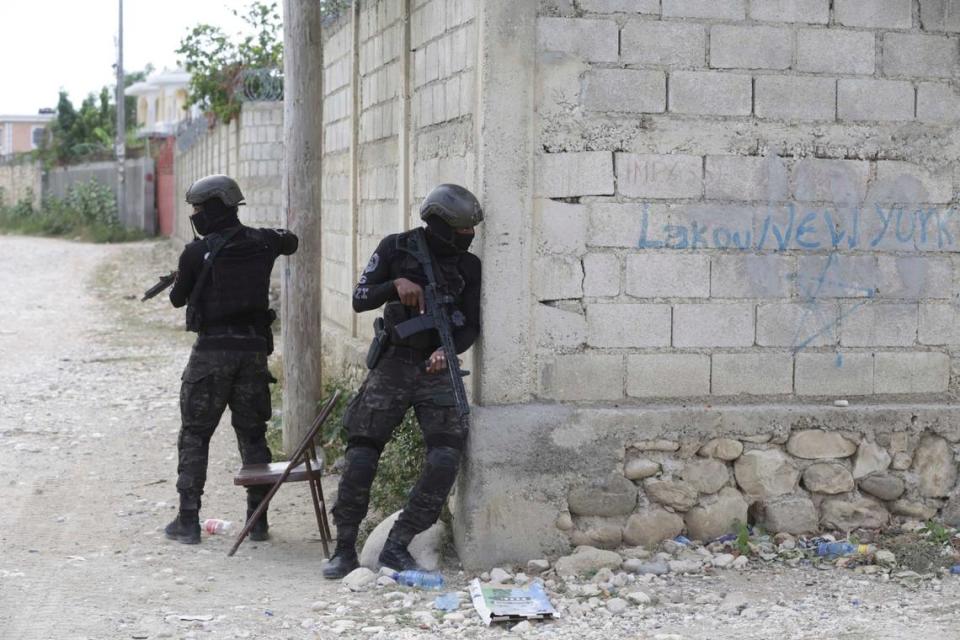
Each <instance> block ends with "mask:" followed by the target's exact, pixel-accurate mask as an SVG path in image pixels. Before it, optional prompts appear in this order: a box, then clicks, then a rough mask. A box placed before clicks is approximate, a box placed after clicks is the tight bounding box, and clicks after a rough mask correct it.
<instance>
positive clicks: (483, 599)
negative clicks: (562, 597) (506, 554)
mask: <svg viewBox="0 0 960 640" xmlns="http://www.w3.org/2000/svg"><path fill="white" fill-rule="evenodd" d="M470 599H471V600H473V607H474V609H476V610H477V613H478V614H480V619H481V620H483V622H484V623H485V624H487V625H490V623H491V622H522V621H523V620H547V619H551V618H555V617H557V612H556V610H555V609H554V608H553V605H552V604H550V599H549V598H548V597H547V594H546V592H545V591H544V590H543V585H542V584H540V583H539V582H531V583H527V584H525V585H510V584H497V583H489V582H488V583H482V584H481V582H480V580H479V579H474V581H473V582H471V583H470Z"/></svg>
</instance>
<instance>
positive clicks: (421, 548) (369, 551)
mask: <svg viewBox="0 0 960 640" xmlns="http://www.w3.org/2000/svg"><path fill="white" fill-rule="evenodd" d="M399 516H400V512H399V511H397V512H395V513H392V514H390V516H388V517H387V518H385V519H384V520H383V522H381V523H380V524H378V525H377V526H376V527H374V529H373V531H371V532H370V535H369V536H367V540H366V542H364V544H363V550H362V551H361V552H360V566H363V567H366V568H368V569H372V570H374V571H376V570H377V569H379V568H380V562H379V561H378V560H377V558H379V557H380V552H381V551H382V550H383V545H384V543H386V541H387V535H388V534H389V533H390V529H391V528H392V527H393V523H394V522H396V521H397V518H398V517H399ZM446 535H447V526H446V525H445V524H443V522H437V523H436V524H435V525H433V526H432V527H430V528H429V529H427V530H426V531H424V532H423V533H421V534H419V535H417V536H416V537H415V538H414V539H413V541H412V542H411V543H410V546H409V547H407V549H408V550H409V551H410V555H412V556H413V558H414V560H416V561H417V562H418V563H420V566H421V567H423V568H424V569H426V570H427V571H434V570H435V569H436V568H437V567H439V566H440V551H441V545H442V544H443V540H444V538H445V537H446Z"/></svg>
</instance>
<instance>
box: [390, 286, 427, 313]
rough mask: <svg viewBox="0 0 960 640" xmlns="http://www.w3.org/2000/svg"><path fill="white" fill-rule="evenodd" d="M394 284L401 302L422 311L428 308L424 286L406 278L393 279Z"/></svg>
mask: <svg viewBox="0 0 960 640" xmlns="http://www.w3.org/2000/svg"><path fill="white" fill-rule="evenodd" d="M393 286H394V287H396V288H397V295H399V296H400V302H402V303H403V304H404V305H406V306H408V307H413V308H414V309H419V310H420V313H423V312H424V311H425V310H426V306H425V305H424V298H423V287H421V286H420V285H418V284H417V283H416V282H412V281H410V280H407V279H406V278H397V279H396V280H394V281H393Z"/></svg>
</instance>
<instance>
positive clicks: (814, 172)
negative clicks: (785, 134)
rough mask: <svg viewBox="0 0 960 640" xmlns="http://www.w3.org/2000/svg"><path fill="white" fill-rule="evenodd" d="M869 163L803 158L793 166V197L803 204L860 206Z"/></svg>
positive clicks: (868, 172)
mask: <svg viewBox="0 0 960 640" xmlns="http://www.w3.org/2000/svg"><path fill="white" fill-rule="evenodd" d="M869 176H870V163H869V162H866V161H861V160H825V159H821V158H804V159H802V160H798V161H797V162H796V163H795V164H794V166H793V184H794V188H793V193H794V197H795V198H796V199H797V200H800V201H803V202H829V203H834V204H837V203H840V204H859V203H860V202H862V201H863V199H864V198H865V197H866V194H867V179H868V178H869Z"/></svg>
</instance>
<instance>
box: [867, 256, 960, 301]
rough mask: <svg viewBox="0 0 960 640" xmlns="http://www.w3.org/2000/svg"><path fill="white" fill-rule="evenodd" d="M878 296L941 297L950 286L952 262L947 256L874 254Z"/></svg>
mask: <svg viewBox="0 0 960 640" xmlns="http://www.w3.org/2000/svg"><path fill="white" fill-rule="evenodd" d="M877 262H878V266H879V268H880V291H879V295H880V297H881V298H900V299H904V300H922V301H932V300H935V299H942V300H945V299H947V298H949V297H950V296H951V291H952V290H953V284H952V283H953V263H952V262H951V261H950V259H949V258H942V257H932V256H931V257H927V256H920V257H914V256H884V255H881V256H879V257H878V260H877Z"/></svg>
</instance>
